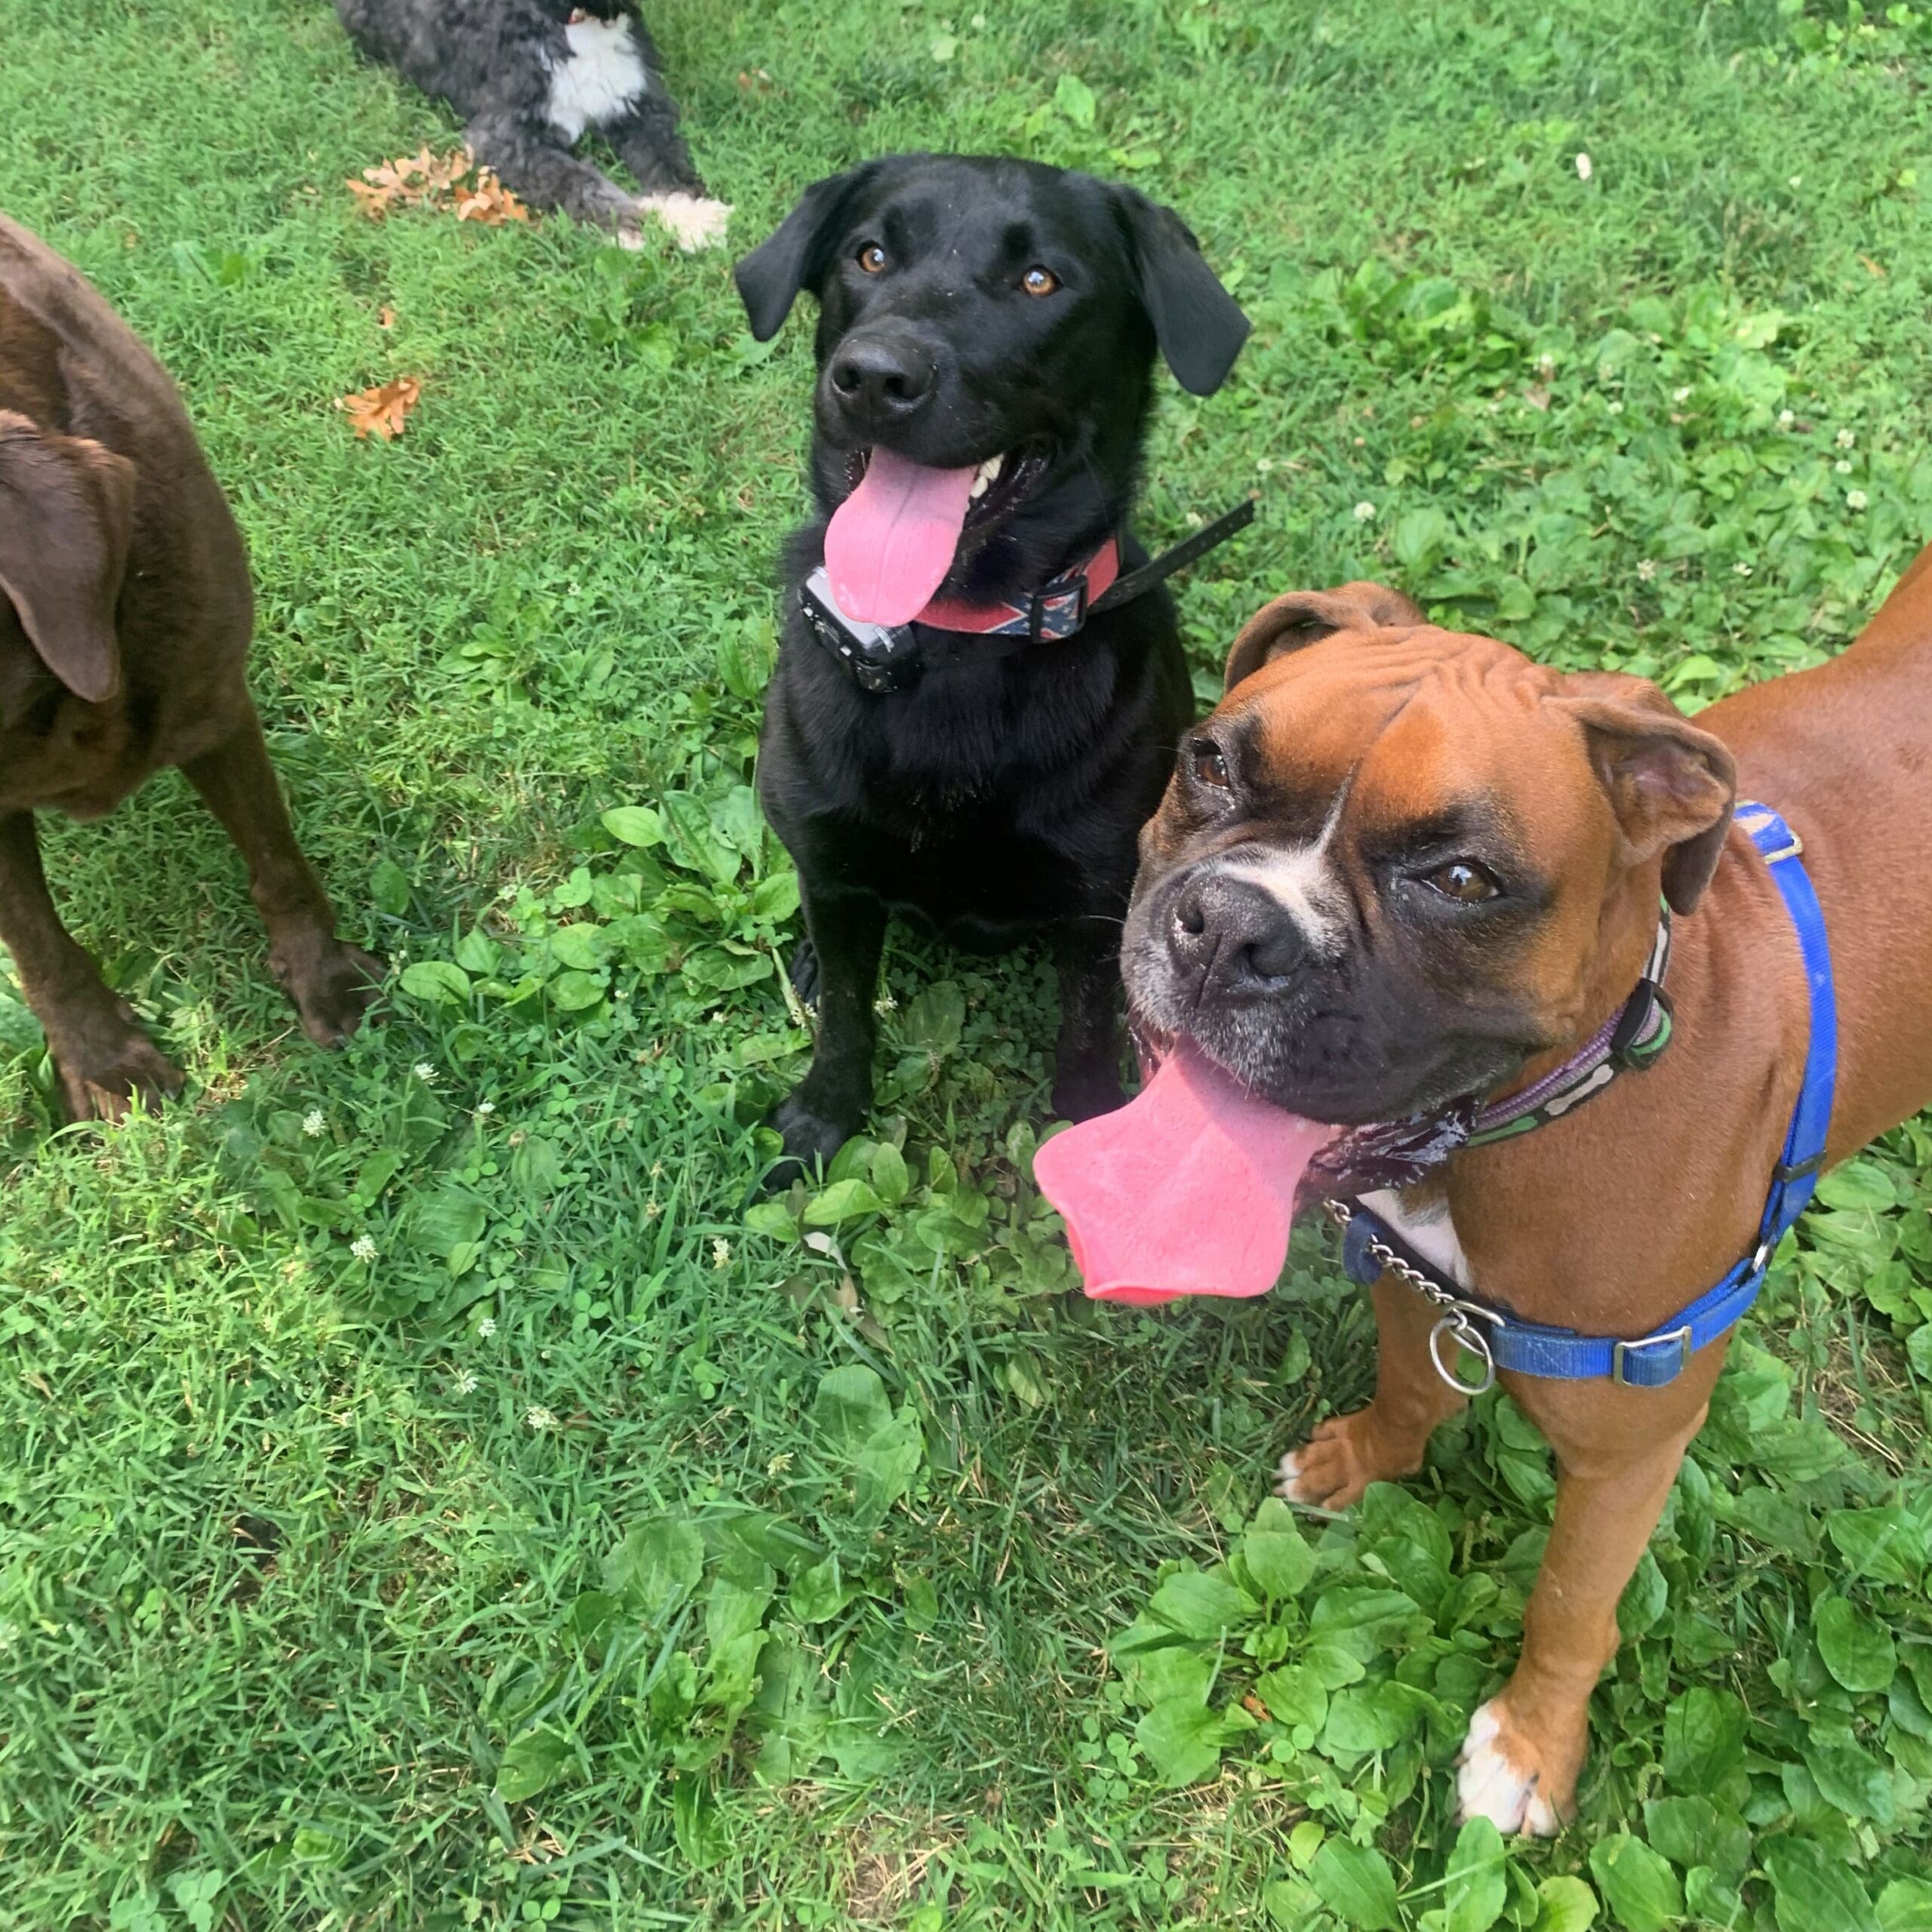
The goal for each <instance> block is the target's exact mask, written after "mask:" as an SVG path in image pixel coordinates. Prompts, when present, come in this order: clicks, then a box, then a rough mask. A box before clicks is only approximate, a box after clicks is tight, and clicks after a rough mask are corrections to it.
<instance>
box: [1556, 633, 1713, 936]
mask: <svg viewBox="0 0 1932 1932" xmlns="http://www.w3.org/2000/svg"><path fill="white" fill-rule="evenodd" d="M1557 702H1558V703H1559V704H1561V706H1562V707H1563V709H1564V710H1565V711H1567V712H1569V714H1570V715H1571V717H1573V718H1575V719H1576V721H1577V724H1579V725H1580V726H1581V727H1582V729H1583V736H1584V739H1585V740H1586V743H1587V744H1588V746H1589V753H1590V761H1591V763H1592V764H1594V765H1595V767H1596V770H1597V777H1598V780H1600V781H1601V783H1602V786H1603V788H1604V791H1605V792H1607V794H1608V795H1609V798H1610V808H1611V811H1614V813H1615V814H1617V824H1618V825H1619V826H1620V827H1621V828H1622V830H1623V839H1624V844H1625V846H1626V850H1627V852H1628V854H1629V860H1630V863H1632V864H1633V865H1638V864H1641V863H1642V862H1643V861H1644V860H1646V859H1651V858H1654V857H1656V856H1657V854H1658V853H1660V852H1661V853H1663V855H1664V858H1663V896H1664V897H1665V898H1666V900H1669V903H1670V908H1671V910H1672V912H1689V911H1690V910H1691V909H1692V908H1693V907H1694V906H1696V904H1697V901H1698V900H1700V899H1701V898H1703V896H1704V888H1706V886H1707V885H1709V884H1710V882H1711V875H1712V873H1713V872H1715V871H1716V870H1717V866H1718V855H1719V854H1721V852H1722V851H1723V850H1724V839H1725V837H1726V836H1727V834H1728V833H1729V832H1730V810H1731V806H1732V805H1733V804H1734V802H1735V801H1736V799H1737V766H1736V764H1734V762H1733V761H1732V758H1731V755H1730V749H1729V747H1728V746H1726V745H1725V743H1724V741H1723V740H1722V739H1721V738H1715V737H1712V735H1711V734H1710V733H1709V732H1708V731H1699V730H1698V728H1697V726H1696V725H1694V724H1692V723H1691V722H1690V719H1689V718H1686V717H1685V716H1684V714H1683V712H1681V711H1679V710H1678V708H1677V707H1676V706H1675V705H1674V704H1672V703H1671V701H1670V700H1669V698H1667V697H1665V696H1664V694H1663V692H1662V691H1659V690H1658V689H1657V686H1656V685H1654V684H1651V682H1650V681H1648V680H1647V679H1646V678H1631V677H1626V676H1623V675H1621V674H1620V673H1618V672H1608V671H1596V672H1579V673H1578V674H1577V675H1575V676H1574V677H1571V678H1565V679H1564V695H1563V696H1562V697H1560V698H1559V699H1558V700H1557Z"/></svg>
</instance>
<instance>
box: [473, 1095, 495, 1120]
mask: <svg viewBox="0 0 1932 1932" xmlns="http://www.w3.org/2000/svg"><path fill="white" fill-rule="evenodd" d="M496 1111H497V1103H496V1102H495V1101H494V1100H478V1102H477V1103H476V1118H478V1120H488V1118H490V1116H491V1115H492V1114H493V1113H494V1112H496Z"/></svg>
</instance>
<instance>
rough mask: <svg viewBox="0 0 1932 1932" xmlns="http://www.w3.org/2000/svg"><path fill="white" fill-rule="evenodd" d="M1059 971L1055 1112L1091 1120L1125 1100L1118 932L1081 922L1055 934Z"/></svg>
mask: <svg viewBox="0 0 1932 1932" xmlns="http://www.w3.org/2000/svg"><path fill="white" fill-rule="evenodd" d="M1054 961H1055V963H1056V964H1057V966H1058V967H1059V968H1060V1038H1059V1039H1058V1040H1057V1041H1056V1042H1055V1043H1054V1112H1055V1113H1057V1115H1060V1118H1062V1119H1063V1120H1090V1119H1091V1118H1093V1116H1094V1115H1095V1114H1103V1113H1106V1112H1110V1111H1111V1110H1112V1109H1113V1108H1115V1107H1117V1106H1120V1105H1121V1103H1122V1101H1123V1100H1124V1099H1125V1098H1126V1096H1125V1094H1124V1093H1123V1091H1121V1084H1120V1049H1121V1036H1120V928H1119V927H1118V925H1117V924H1114V923H1112V922H1111V921H1106V920H1102V919H1097V918H1096V919H1083V920H1079V921H1075V923H1073V924H1070V925H1066V926H1063V927H1061V928H1060V931H1058V932H1057V934H1055V935H1054Z"/></svg>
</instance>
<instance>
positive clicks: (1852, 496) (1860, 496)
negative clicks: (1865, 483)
mask: <svg viewBox="0 0 1932 1932" xmlns="http://www.w3.org/2000/svg"><path fill="white" fill-rule="evenodd" d="M1870 501H1871V499H1870V498H1869V497H1867V496H1866V494H1865V492H1864V491H1863V490H1847V491H1846V492H1845V493H1844V506H1845V508H1846V509H1848V510H1862V509H1863V508H1864V507H1865V506H1866V504H1867V503H1869V502H1870Z"/></svg>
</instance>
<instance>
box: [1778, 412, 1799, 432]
mask: <svg viewBox="0 0 1932 1932" xmlns="http://www.w3.org/2000/svg"><path fill="white" fill-rule="evenodd" d="M1797 420H1798V418H1797V417H1796V415H1795V414H1793V413H1792V411H1790V410H1789V409H1780V411H1778V427H1779V428H1780V429H1789V428H1790V427H1791V426H1792V424H1793V423H1795V422H1796V421H1797Z"/></svg>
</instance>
